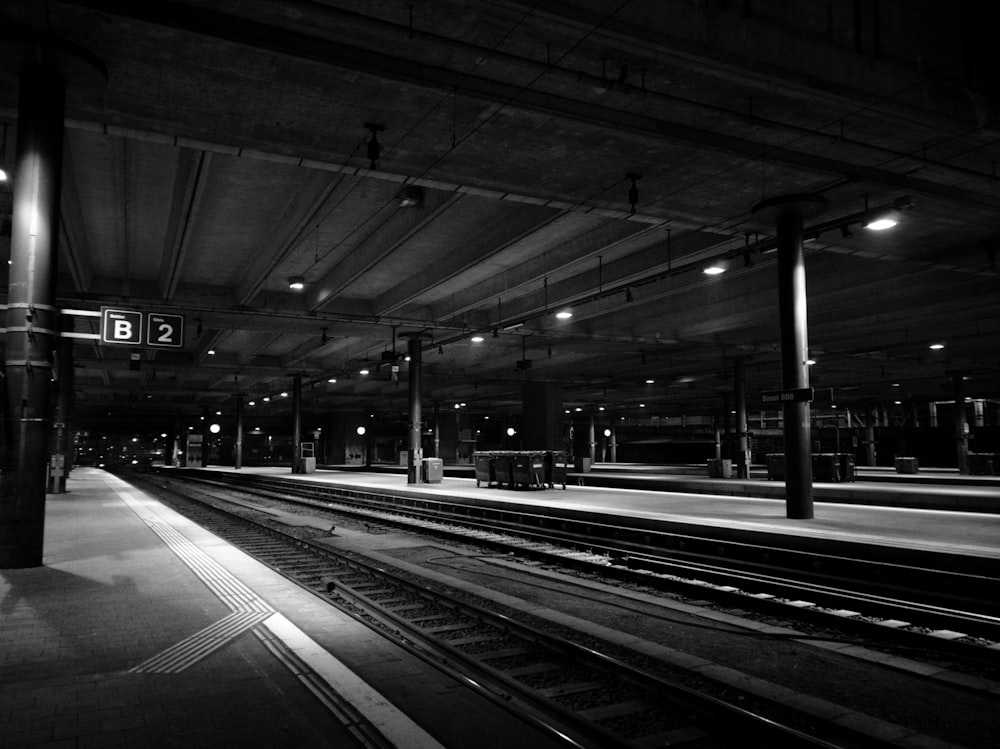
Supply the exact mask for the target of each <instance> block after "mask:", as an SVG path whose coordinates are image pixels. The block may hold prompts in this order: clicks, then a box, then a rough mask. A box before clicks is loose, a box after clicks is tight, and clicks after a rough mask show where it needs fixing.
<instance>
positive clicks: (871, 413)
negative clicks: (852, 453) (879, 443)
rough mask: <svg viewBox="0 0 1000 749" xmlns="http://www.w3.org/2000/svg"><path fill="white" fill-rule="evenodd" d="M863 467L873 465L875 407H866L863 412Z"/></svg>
mask: <svg viewBox="0 0 1000 749" xmlns="http://www.w3.org/2000/svg"><path fill="white" fill-rule="evenodd" d="M865 456H866V458H867V461H866V463H865V465H868V466H874V465H875V407H874V406H868V408H867V410H866V411H865Z"/></svg>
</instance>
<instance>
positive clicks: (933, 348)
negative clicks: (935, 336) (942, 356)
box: [930, 343, 944, 351]
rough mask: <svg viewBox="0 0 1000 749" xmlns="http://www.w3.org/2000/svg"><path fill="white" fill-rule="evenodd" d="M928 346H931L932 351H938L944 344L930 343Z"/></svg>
mask: <svg viewBox="0 0 1000 749" xmlns="http://www.w3.org/2000/svg"><path fill="white" fill-rule="evenodd" d="M930 348H931V350H932V351H940V350H941V349H943V348H944V344H943V343H932V344H931V345H930Z"/></svg>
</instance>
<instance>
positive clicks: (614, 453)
mask: <svg viewBox="0 0 1000 749" xmlns="http://www.w3.org/2000/svg"><path fill="white" fill-rule="evenodd" d="M609 439H610V440H611V462H612V463H617V462H618V437H617V434H616V430H615V425H614V424H613V423H612V424H611V437H610V438H609Z"/></svg>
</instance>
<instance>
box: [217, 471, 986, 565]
mask: <svg viewBox="0 0 1000 749" xmlns="http://www.w3.org/2000/svg"><path fill="white" fill-rule="evenodd" d="M207 470H216V471H220V472H235V471H234V469H233V468H232V467H225V466H214V467H212V466H210V467H209V468H208V469H207ZM240 472H242V473H247V474H257V475H262V476H276V477H281V478H292V479H297V480H302V481H308V482H320V483H324V484H334V485H340V486H344V487H349V488H357V489H370V490H373V491H391V492H397V493H398V492H404V493H408V494H424V495H429V496H446V497H449V498H452V499H459V500H460V499H462V498H468V499H474V500H476V501H496V502H503V503H507V504H513V505H523V506H525V507H526V508H527V507H536V508H542V507H545V506H551V507H554V508H560V509H562V510H567V509H570V510H578V511H580V512H587V513H597V514H608V515H623V516H636V517H645V518H655V519H660V520H663V521H665V522H680V523H685V524H693V525H703V526H706V527H707V528H714V527H719V526H725V527H728V528H737V529H741V530H745V531H751V532H753V531H760V532H762V533H764V532H766V533H770V534H775V533H777V534H788V535H794V536H796V537H799V538H801V537H815V538H823V539H832V540H838V541H842V542H848V543H851V542H854V543H876V544H881V545H887V546H898V547H903V548H914V549H922V550H930V551H941V552H944V553H951V554H956V553H957V554H969V555H972V556H982V557H996V558H1000V481H997V480H994V481H993V482H986V483H987V485H984V486H964V485H963V486H934V485H930V484H927V483H920V482H916V481H915V482H913V483H912V484H909V483H895V482H893V483H887V484H875V483H869V482H856V483H843V484H817V485H816V492H817V493H821V492H823V493H825V494H826V496H827V497H829V499H828V500H827V501H822V502H819V501H817V502H816V503H815V504H814V513H815V517H813V518H812V519H810V520H791V519H788V518H787V517H785V502H784V500H782V499H774V498H759V497H753V496H752V493H753V492H754V491H755V490H757V491H776V490H780V489H781V488H782V485H781V484H780V482H773V481H772V482H768V481H747V482H741V483H743V484H744V485H745V491H746V492H747V494H746V495H741V496H733V495H728V494H727V495H723V494H711V493H693V492H684V491H643V490H636V489H613V488H607V487H592V486H575V485H573V484H572V483H569V484H567V487H566V489H565V490H564V489H562V488H561V487H560V486H557V487H556V488H555V489H532V490H528V489H521V490H510V489H506V488H503V489H500V488H497V487H495V486H491V487H486V486H485V485H482V486H479V487H477V486H476V481H475V479H471V478H450V477H448V476H445V478H444V479H442V481H441V482H440V483H434V484H407V482H406V476H405V474H404V475H400V474H398V473H359V472H355V471H337V470H318V471H317V472H316V473H310V474H292V473H291V471H290V469H289V468H288V467H277V466H275V467H251V468H242V469H240ZM679 478H681V479H684V480H685V481H690V478H691V477H679ZM722 483H724V484H726V485H727V486H728V485H730V484H732V483H733V482H732V481H731V480H727V481H725V482H722ZM702 485H703V486H704V487H706V488H711V486H712V485H713V484H712V482H711V480H708V479H704V480H702ZM838 492H839V493H841V494H842V495H843V496H844V497H845V499H847V500H848V501H850V499H851V497H854V498H857V497H858V496H860V495H864V497H865V498H866V500H867V501H872V502H877V501H878V498H879V497H880V496H881V497H885V498H886V501H892V500H894V498H898V497H900V496H901V495H906V494H913V495H920V496H924V497H935V496H936V497H942V496H945V497H965V498H967V499H969V500H970V501H973V500H974V501H975V502H976V503H977V504H982V505H987V506H992V505H994V504H995V505H996V508H997V510H996V512H993V513H984V512H956V511H942V510H924V509H912V508H906V507H892V506H880V505H874V504H873V505H866V504H847V503H838V502H836V501H834V499H835V498H836V494H837V493H838Z"/></svg>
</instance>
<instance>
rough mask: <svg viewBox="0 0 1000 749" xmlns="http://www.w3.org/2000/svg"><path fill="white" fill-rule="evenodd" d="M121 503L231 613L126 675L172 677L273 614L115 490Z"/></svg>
mask: <svg viewBox="0 0 1000 749" xmlns="http://www.w3.org/2000/svg"><path fill="white" fill-rule="evenodd" d="M115 492H116V493H117V494H118V496H119V497H121V499H122V501H123V502H125V504H126V505H128V507H129V508H130V509H131V510H132V511H133V512H134V513H135V514H136V515H138V516H139V517H140V518H141V519H142V521H143V522H144V523H145V524H146V525H147V526H148V527H149V529H150V530H152V531H153V533H155V534H156V535H157V536H159V537H160V540H162V541H163V543H165V544H166V545H167V548H169V549H170V550H171V551H172V552H174V554H176V555H177V556H178V557H179V558H180V559H181V561H182V562H184V564H186V565H187V566H188V567H189V568H190V569H191V571H192V572H194V574H195V575H197V577H198V579H199V580H201V581H202V582H204V583H205V585H207V586H208V587H209V589H211V591H212V592H213V593H214V594H215V595H216V596H217V597H218V598H219V600H220V601H222V602H223V603H224V604H225V605H226V606H227V607H229V609H230V610H231V611H232V612H233V613H231V614H229V616H226V617H224V618H223V619H220V620H219V621H217V622H216V623H215V624H212V625H210V626H208V627H205V629H203V630H201V631H200V632H196V633H195V634H193V635H191V636H190V637H187V638H185V639H183V640H181V641H180V642H178V643H177V644H175V645H173V646H171V647H169V648H167V649H166V650H164V651H163V652H161V653H158V654H156V655H154V656H153V657H152V658H148V659H146V660H145V661H143V662H142V663H140V664H139V665H138V666H135V667H133V668H131V669H129V673H144V674H176V673H180V672H181V671H183V670H184V669H186V668H189V667H190V666H193V665H194V664H196V663H198V662H199V661H201V660H203V659H204V658H207V657H208V656H210V655H211V654H212V653H214V652H215V651H216V650H219V649H220V648H222V647H223V646H224V645H226V644H228V643H230V642H232V641H233V640H235V639H236V638H237V637H239V636H240V635H242V634H243V633H244V632H248V631H250V630H251V629H253V628H254V627H256V626H257V625H258V624H260V623H261V622H263V621H265V620H266V619H267V618H268V617H270V616H271V615H272V614H274V609H273V608H271V606H269V605H268V604H267V602H266V601H264V600H263V599H261V598H260V596H258V595H257V594H256V593H254V592H253V591H252V590H250V588H248V587H247V586H246V585H244V584H243V582H242V581H240V580H239V579H237V578H236V577H234V576H233V575H232V574H231V573H230V572H229V570H227V569H226V568H225V567H223V566H222V565H220V564H219V563H218V562H216V561H215V560H214V559H212V558H211V557H210V556H208V554H206V553H205V552H204V551H202V550H201V549H199V548H198V547H197V546H195V545H194V544H193V543H191V541H189V540H188V539H187V538H186V537H185V536H184V535H183V534H181V533H180V532H179V531H178V530H177V529H176V528H174V527H173V526H172V525H170V524H168V523H166V522H164V521H163V520H162V519H161V518H160V517H159V516H157V515H156V514H155V513H153V512H151V511H150V510H149V509H147V508H146V507H145V506H144V505H143V503H142V502H141V501H139V500H137V499H136V498H135V497H133V496H132V495H131V494H129V493H128V492H126V491H122V490H121V489H118V488H115Z"/></svg>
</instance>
